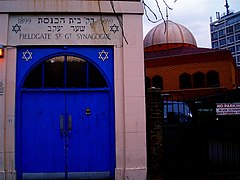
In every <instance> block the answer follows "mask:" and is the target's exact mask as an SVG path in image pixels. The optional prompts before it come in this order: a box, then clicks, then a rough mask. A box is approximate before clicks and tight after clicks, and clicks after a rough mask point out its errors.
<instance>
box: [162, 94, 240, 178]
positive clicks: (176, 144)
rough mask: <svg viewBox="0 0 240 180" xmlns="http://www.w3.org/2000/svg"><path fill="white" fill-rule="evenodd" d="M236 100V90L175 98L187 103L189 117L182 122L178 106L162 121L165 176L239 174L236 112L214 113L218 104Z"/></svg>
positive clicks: (232, 176)
mask: <svg viewBox="0 0 240 180" xmlns="http://www.w3.org/2000/svg"><path fill="white" fill-rule="evenodd" d="M238 100H240V99H239V92H238V90H237V91H232V92H229V93H225V94H218V95H214V96H212V97H204V98H198V99H191V100H184V101H182V100H177V101H178V103H182V102H184V103H186V104H187V106H188V107H189V109H190V110H191V114H192V117H191V118H190V119H189V118H188V117H187V120H188V121H185V122H186V123H182V122H183V121H181V118H182V115H181V112H180V113H179V109H178V111H177V110H176V112H174V113H173V115H172V114H171V113H170V114H169V116H168V117H167V119H168V120H167V121H165V122H164V123H163V162H164V163H163V164H164V165H163V177H164V179H218V178H219V179H236V178H239V177H240V133H239V130H240V121H239V115H233V116H232V115H226V116H218V115H217V114H216V104H217V103H219V102H221V103H233V102H239V101H238ZM178 106H179V105H178ZM180 111H181V110H180ZM185 115H186V114H185ZM185 118H186V117H185Z"/></svg>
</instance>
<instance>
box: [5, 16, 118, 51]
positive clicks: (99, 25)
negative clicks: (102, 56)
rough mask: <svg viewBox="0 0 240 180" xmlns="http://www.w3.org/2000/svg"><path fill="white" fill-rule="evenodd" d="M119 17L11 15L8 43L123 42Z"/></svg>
mask: <svg viewBox="0 0 240 180" xmlns="http://www.w3.org/2000/svg"><path fill="white" fill-rule="evenodd" d="M120 21H121V18H120V17H117V16H103V15H102V16H100V15H11V16H10V22H9V45H115V46H121V45H122V39H123V38H122V28H121V26H120V24H121V22H120Z"/></svg>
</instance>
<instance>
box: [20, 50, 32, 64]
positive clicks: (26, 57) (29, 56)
mask: <svg viewBox="0 0 240 180" xmlns="http://www.w3.org/2000/svg"><path fill="white" fill-rule="evenodd" d="M22 55H23V56H22V59H23V60H25V61H29V60H30V59H32V52H30V51H29V50H26V51H25V52H23V53H22Z"/></svg>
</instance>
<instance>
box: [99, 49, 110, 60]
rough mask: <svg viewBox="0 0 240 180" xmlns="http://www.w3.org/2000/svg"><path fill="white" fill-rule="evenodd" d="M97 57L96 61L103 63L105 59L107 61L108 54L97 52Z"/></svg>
mask: <svg viewBox="0 0 240 180" xmlns="http://www.w3.org/2000/svg"><path fill="white" fill-rule="evenodd" d="M98 54H99V56H98V59H100V60H102V61H105V60H106V59H108V52H106V51H104V50H102V51H101V52H98Z"/></svg>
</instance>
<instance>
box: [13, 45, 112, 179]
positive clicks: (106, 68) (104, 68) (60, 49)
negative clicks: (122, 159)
mask: <svg viewBox="0 0 240 180" xmlns="http://www.w3.org/2000/svg"><path fill="white" fill-rule="evenodd" d="M27 51H28V52H31V53H32V54H29V56H30V55H31V58H32V59H29V61H23V53H24V52H27ZM103 51H104V52H109V53H108V54H107V55H108V56H107V57H108V62H110V63H109V64H108V65H106V63H104V61H102V62H101V59H99V53H100V52H103ZM93 52H94V53H95V56H94V53H93ZM33 53H36V56H37V58H36V59H35V57H34V58H33ZM59 55H70V56H77V57H80V58H83V59H85V60H86V61H88V62H89V63H91V64H93V65H94V66H95V67H96V68H97V69H98V70H99V71H100V72H101V74H102V75H103V76H104V78H105V80H106V81H107V84H108V88H107V89H105V90H107V91H108V92H109V99H110V102H109V114H110V122H111V125H110V127H109V130H110V136H111V137H110V138H111V144H110V145H109V146H110V152H111V153H110V159H111V171H110V176H111V177H112V178H114V176H115V167H116V150H115V108H114V107H115V103H114V55H113V47H112V46H96V47H95V46H91V47H81V46H69V47H67V46H57V47H38V46H36V47H34V46H26V47H18V49H17V72H16V76H17V77H16V124H15V136H16V138H15V141H16V146H15V152H16V154H15V157H16V171H17V179H21V176H22V167H21V158H22V157H21V149H22V144H21V101H22V92H24V91H25V92H26V91H31V92H36V93H37V92H48V91H51V92H52V91H56V92H61V91H64V92H67V93H71V92H76V91H77V92H84V91H95V92H97V91H99V89H97V88H91V89H85V88H81V89H75V88H69V89H56V88H49V89H28V90H27V89H23V88H22V86H23V83H24V80H25V79H26V77H27V75H28V74H29V72H30V71H31V70H32V69H33V68H34V67H35V66H36V65H37V64H39V63H41V62H44V61H46V60H47V59H49V58H51V57H55V56H59ZM110 60H111V61H110Z"/></svg>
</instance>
